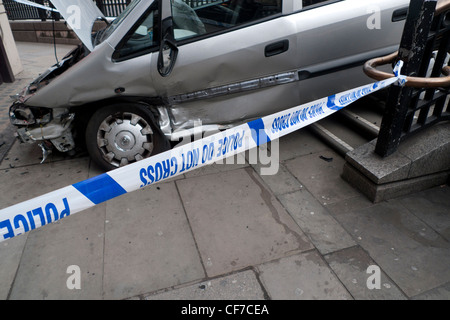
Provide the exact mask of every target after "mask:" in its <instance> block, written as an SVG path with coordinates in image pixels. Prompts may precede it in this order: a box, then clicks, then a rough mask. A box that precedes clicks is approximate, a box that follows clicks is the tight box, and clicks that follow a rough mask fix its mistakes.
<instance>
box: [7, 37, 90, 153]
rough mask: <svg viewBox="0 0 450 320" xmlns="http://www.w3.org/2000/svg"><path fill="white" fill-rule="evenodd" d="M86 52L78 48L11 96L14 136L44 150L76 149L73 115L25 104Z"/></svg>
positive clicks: (67, 111) (64, 109)
mask: <svg viewBox="0 0 450 320" xmlns="http://www.w3.org/2000/svg"><path fill="white" fill-rule="evenodd" d="M85 51H86V50H85V48H84V47H83V46H82V45H80V46H78V47H77V48H75V49H74V50H72V51H71V52H70V53H68V54H67V55H66V56H65V57H64V58H63V59H61V61H59V62H58V63H57V64H55V65H54V66H52V67H50V68H49V69H48V70H46V71H45V72H44V73H43V74H41V75H40V76H39V77H37V78H36V79H35V80H34V81H33V82H31V83H30V84H29V85H28V86H27V87H26V88H24V89H23V91H22V92H21V93H19V94H17V95H16V96H13V97H12V98H13V99H14V100H15V101H14V103H13V104H12V105H11V107H10V109H9V117H10V121H11V123H12V124H13V125H14V126H16V127H17V137H18V138H19V140H20V141H21V142H27V143H35V142H39V141H42V142H43V143H41V145H40V146H41V148H42V149H43V151H48V150H50V149H51V148H53V147H55V148H56V149H57V150H58V151H61V152H69V151H71V150H73V149H74V148H75V143H74V139H73V136H72V125H73V120H74V117H75V115H74V114H73V113H71V112H70V111H69V109H67V108H47V107H45V106H39V107H36V106H32V105H29V104H28V103H27V101H28V100H29V99H30V98H31V97H33V96H34V95H35V94H36V93H37V92H39V90H40V89H42V88H43V87H45V86H47V85H49V84H50V82H51V81H52V80H53V79H55V78H56V77H58V76H59V75H61V74H62V73H64V72H65V71H67V70H68V69H69V68H70V67H72V66H73V65H75V64H76V63H78V62H79V61H80V60H82V59H83V58H84V57H85V56H86V52H85ZM45 153H46V152H44V154H45Z"/></svg>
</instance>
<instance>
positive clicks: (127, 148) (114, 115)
mask: <svg viewBox="0 0 450 320" xmlns="http://www.w3.org/2000/svg"><path fill="white" fill-rule="evenodd" d="M86 148H87V150H88V152H89V155H90V156H91V158H92V160H93V161H95V162H96V163H97V164H98V165H99V166H100V167H101V168H102V169H104V170H105V171H109V170H112V169H115V168H118V167H122V166H125V165H127V164H130V163H134V162H136V161H139V160H142V159H145V158H148V157H150V156H152V155H155V154H157V153H160V152H162V151H165V150H168V149H169V143H168V141H167V139H166V138H165V137H164V135H163V134H162V133H161V132H160V130H159V129H158V128H157V127H156V125H155V119H154V117H153V114H152V113H151V111H150V110H149V109H148V108H146V107H145V106H143V105H140V104H126V103H124V104H115V105H110V106H106V107H103V108H102V109H99V110H98V111H96V112H95V113H94V114H93V115H92V117H91V119H90V120H89V122H88V125H87V128H86Z"/></svg>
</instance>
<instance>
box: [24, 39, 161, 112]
mask: <svg viewBox="0 0 450 320" xmlns="http://www.w3.org/2000/svg"><path fill="white" fill-rule="evenodd" d="M113 52H114V49H113V48H111V47H110V46H109V44H108V43H106V42H105V43H102V44H101V45H100V46H99V47H97V48H96V49H95V50H94V51H93V52H92V53H91V54H89V55H88V56H87V57H85V58H84V59H83V61H81V62H80V63H78V64H76V65H74V66H73V67H72V68H71V70H69V72H65V73H63V74H62V75H60V76H59V77H58V78H56V79H54V80H52V81H51V82H50V83H49V84H48V85H47V86H45V87H43V88H41V89H40V90H39V92H38V94H36V95H34V96H31V97H30V98H29V99H28V101H27V102H26V103H27V105H29V106H43V107H48V108H57V107H61V106H66V107H74V106H79V105H83V104H86V103H90V102H95V101H100V100H104V99H109V98H114V97H120V95H121V94H117V93H115V91H114V90H115V89H116V88H124V89H125V91H124V92H123V93H122V94H123V95H125V94H126V95H129V96H144V97H155V96H157V92H156V91H155V90H154V86H153V81H152V78H151V72H150V66H151V61H152V59H153V56H154V55H153V54H148V55H145V56H141V57H138V58H136V59H133V61H123V62H117V63H113V62H111V56H112V53H113Z"/></svg>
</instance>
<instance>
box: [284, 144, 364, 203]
mask: <svg viewBox="0 0 450 320" xmlns="http://www.w3.org/2000/svg"><path fill="white" fill-rule="evenodd" d="M327 160H328V161H327ZM344 163H345V161H344V159H342V157H340V156H339V155H338V154H337V153H335V152H333V151H330V150H324V151H321V152H317V153H313V154H310V155H306V156H303V157H297V158H295V159H292V160H289V161H286V168H287V169H288V170H289V171H290V172H291V173H292V174H293V175H294V176H295V177H296V178H297V179H298V180H299V181H300V183H302V184H303V185H304V186H305V187H306V188H307V189H308V190H309V191H310V192H311V193H312V194H313V195H314V196H315V197H316V199H318V200H319V201H320V202H321V203H322V204H324V205H328V204H330V203H335V202H339V201H342V200H345V199H349V198H352V197H355V196H357V195H359V194H360V192H359V191H357V190H356V189H354V188H353V187H352V186H350V185H349V184H348V183H346V182H345V181H343V180H342V178H341V177H340V173H341V172H342V168H343V166H344Z"/></svg>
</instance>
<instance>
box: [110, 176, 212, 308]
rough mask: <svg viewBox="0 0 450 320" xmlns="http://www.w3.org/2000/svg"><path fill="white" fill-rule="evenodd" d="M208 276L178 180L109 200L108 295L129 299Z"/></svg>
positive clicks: (112, 297)
mask: <svg viewBox="0 0 450 320" xmlns="http://www.w3.org/2000/svg"><path fill="white" fill-rule="evenodd" d="M204 276H205V274H204V271H203V267H202V264H201V261H200V257H199V255H198V252H197V249H196V246H195V242H194V239H193V237H192V233H191V229H190V228H189V224H188V221H187V219H186V215H185V213H184V211H183V206H182V203H181V202H180V200H179V196H178V192H177V189H176V187H175V184H174V182H169V183H162V184H158V185H155V186H151V187H149V188H145V189H141V190H138V191H135V192H133V193H128V194H125V195H123V196H121V197H118V198H115V199H112V200H111V201H109V202H108V203H107V209H106V227H105V252H104V298H105V299H114V300H115V299H125V298H129V297H131V296H136V295H139V294H144V293H149V292H153V291H157V290H160V289H163V288H168V287H172V286H175V285H179V284H182V283H186V282H190V281H194V280H199V279H202V278H204Z"/></svg>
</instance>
